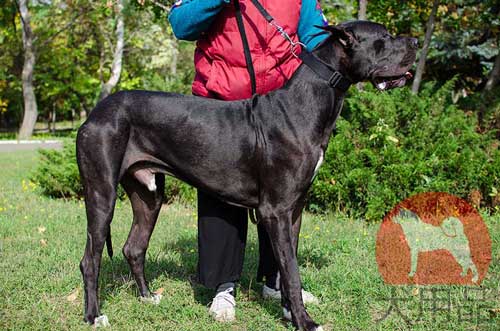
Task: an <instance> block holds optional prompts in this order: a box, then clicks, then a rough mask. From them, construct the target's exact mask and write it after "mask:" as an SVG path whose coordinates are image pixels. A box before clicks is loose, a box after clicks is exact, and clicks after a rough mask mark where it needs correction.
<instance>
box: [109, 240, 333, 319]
mask: <svg viewBox="0 0 500 331" xmlns="http://www.w3.org/2000/svg"><path fill="white" fill-rule="evenodd" d="M193 247H197V239H196V237H192V236H189V237H187V236H184V237H182V236H181V237H180V238H178V239H177V240H175V241H173V242H172V241H171V242H167V243H166V244H165V245H164V247H163V249H162V250H161V252H160V254H158V256H156V257H155V256H151V254H147V258H146V265H145V270H146V279H147V281H148V282H149V283H152V282H154V281H155V280H156V279H157V278H159V277H161V276H165V277H167V278H169V279H175V280H180V281H189V283H190V285H191V288H192V290H193V296H194V299H195V301H196V302H197V303H199V304H201V305H203V306H207V305H208V304H209V303H210V302H211V301H212V298H213V295H214V290H213V289H208V288H206V287H204V286H203V285H201V284H199V283H198V281H197V272H196V268H197V259H198V255H197V253H196V252H193V251H192V248H193ZM258 251H259V249H258V244H257V242H256V240H250V238H249V240H248V242H247V246H246V252H245V263H244V266H243V272H242V278H241V279H240V281H239V286H238V290H237V297H239V298H246V299H247V300H249V301H257V302H258V303H259V304H260V305H261V306H262V307H263V308H264V309H265V310H266V311H267V312H268V314H269V315H271V316H274V317H277V318H281V317H282V315H283V312H282V309H281V304H280V303H279V302H278V301H269V300H264V299H262V296H261V294H260V293H261V291H262V284H260V283H258V282H256V273H257V267H258V259H259V256H258V255H259V254H258ZM171 252H175V253H178V254H179V258H178V259H174V258H172V256H171V255H169V253H171ZM104 253H105V252H104ZM118 253H119V254H118ZM331 259H332V257H331V256H329V255H328V253H327V252H325V251H324V250H320V249H314V247H310V246H306V247H301V250H299V266H300V267H302V268H303V267H305V266H308V267H313V268H315V269H317V270H319V269H321V268H323V267H325V266H327V265H329V264H330V263H332V260H331ZM123 288H130V289H131V290H132V291H133V292H134V293H135V295H137V296H138V295H139V294H138V290H137V286H136V284H135V280H134V278H133V276H132V274H131V272H130V269H129V265H128V263H127V261H126V260H125V258H124V257H123V255H122V254H121V252H117V254H116V256H115V257H114V258H113V261H110V260H109V259H103V261H102V266H101V277H100V300H101V302H106V301H107V300H108V299H109V298H111V297H113V296H115V295H117V294H118V293H119V292H120V291H121V290H123Z"/></svg>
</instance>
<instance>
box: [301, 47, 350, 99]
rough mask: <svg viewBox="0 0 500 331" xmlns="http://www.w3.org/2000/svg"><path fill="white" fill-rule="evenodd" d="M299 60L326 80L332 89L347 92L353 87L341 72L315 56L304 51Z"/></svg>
mask: <svg viewBox="0 0 500 331" xmlns="http://www.w3.org/2000/svg"><path fill="white" fill-rule="evenodd" d="M299 58H300V59H301V60H302V62H304V63H305V64H306V65H307V66H308V67H309V68H311V69H312V71H314V72H315V73H316V74H317V75H318V76H320V77H321V78H322V79H324V80H326V81H327V82H328V85H329V86H330V87H332V88H338V89H339V90H341V91H344V92H346V91H347V90H348V89H349V87H350V86H351V85H352V82H351V80H350V79H348V78H346V77H344V76H343V75H342V74H341V73H340V72H339V71H337V70H335V69H334V68H332V67H331V66H330V65H328V64H326V63H324V62H323V61H321V60H320V59H318V58H317V57H316V56H314V54H312V53H310V52H307V51H305V50H302V52H301V53H300V55H299Z"/></svg>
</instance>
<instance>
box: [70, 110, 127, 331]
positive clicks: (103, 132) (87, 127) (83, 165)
mask: <svg viewBox="0 0 500 331" xmlns="http://www.w3.org/2000/svg"><path fill="white" fill-rule="evenodd" d="M102 105H104V106H105V105H106V104H102ZM93 114H94V115H92V114H91V116H90V117H89V119H88V120H87V122H86V123H85V124H83V125H82V126H81V127H80V129H79V130H78V135H77V139H76V152H77V161H78V168H79V170H80V177H81V180H82V184H83V187H84V197H85V208H86V212H87V243H86V245H85V251H84V254H83V258H82V260H81V262H80V270H81V272H82V276H83V283H84V289H85V313H84V320H85V321H86V322H88V323H91V324H95V325H96V326H99V325H106V324H107V318H106V316H104V315H103V316H99V315H100V313H99V301H98V281H99V269H100V265H101V256H102V251H103V248H104V244H105V242H106V241H108V243H110V242H111V240H110V225H111V220H112V219H113V212H114V208H115V201H116V188H117V185H118V177H119V170H120V165H121V162H122V160H123V155H124V152H125V149H126V145H127V141H128V129H127V123H126V122H125V121H118V120H117V121H115V122H113V123H112V124H111V123H110V124H109V125H107V126H105V128H102V127H100V126H98V125H95V123H96V122H97V121H101V120H106V119H109V118H113V116H114V115H115V114H114V112H113V109H108V110H107V111H106V112H99V109H97V108H96V109H95V110H94V111H93ZM100 114H106V115H107V116H108V117H104V118H100V116H101V115H100ZM109 248H110V247H109ZM109 252H110V253H111V249H109Z"/></svg>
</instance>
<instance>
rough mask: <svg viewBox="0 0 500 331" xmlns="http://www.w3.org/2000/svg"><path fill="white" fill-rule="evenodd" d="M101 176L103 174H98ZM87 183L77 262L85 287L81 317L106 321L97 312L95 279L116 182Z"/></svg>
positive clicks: (108, 222)
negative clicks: (82, 247) (84, 230)
mask: <svg viewBox="0 0 500 331" xmlns="http://www.w3.org/2000/svg"><path fill="white" fill-rule="evenodd" d="M101 179H102V178H101ZM93 184H94V185H92V186H90V185H89V183H87V184H86V189H85V191H86V192H85V205H86V210H87V244H86V245H85V252H84V255H83V258H82V260H81V262H80V270H81V272H82V276H83V282H84V288H85V315H84V320H85V321H86V322H88V323H90V324H94V322H96V325H97V324H99V323H103V324H104V325H105V324H107V318H106V317H105V316H102V317H101V316H99V315H100V313H99V301H98V294H97V290H98V280H99V269H100V265H101V256H102V251H103V248H104V244H105V242H106V238H107V237H108V236H109V231H110V223H111V219H112V218H113V210H114V206H115V200H116V186H114V185H113V184H112V183H109V182H107V181H104V180H99V182H98V183H93Z"/></svg>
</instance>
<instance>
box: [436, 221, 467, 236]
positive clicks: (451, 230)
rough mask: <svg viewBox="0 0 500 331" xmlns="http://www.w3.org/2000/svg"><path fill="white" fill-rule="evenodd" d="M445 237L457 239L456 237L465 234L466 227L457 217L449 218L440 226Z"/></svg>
mask: <svg viewBox="0 0 500 331" xmlns="http://www.w3.org/2000/svg"><path fill="white" fill-rule="evenodd" d="M439 228H440V229H441V231H443V233H444V235H445V236H447V237H450V238H455V237H456V236H458V235H460V234H463V233H464V225H463V224H462V222H460V220H459V219H458V218H456V217H453V216H451V217H448V218H447V219H445V220H444V221H443V223H441V225H440V226H439Z"/></svg>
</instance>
